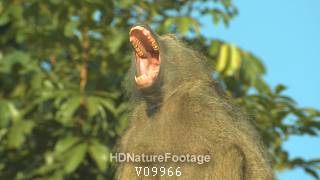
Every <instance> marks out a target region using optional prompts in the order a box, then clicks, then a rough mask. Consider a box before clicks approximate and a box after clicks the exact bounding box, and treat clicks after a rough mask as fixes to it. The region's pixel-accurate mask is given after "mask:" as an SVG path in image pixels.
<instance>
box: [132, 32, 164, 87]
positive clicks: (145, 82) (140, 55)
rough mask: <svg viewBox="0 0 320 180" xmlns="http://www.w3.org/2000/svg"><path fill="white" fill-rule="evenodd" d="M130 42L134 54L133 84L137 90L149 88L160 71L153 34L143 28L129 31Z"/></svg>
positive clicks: (158, 52) (157, 47)
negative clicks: (134, 72) (134, 71)
mask: <svg viewBox="0 0 320 180" xmlns="http://www.w3.org/2000/svg"><path fill="white" fill-rule="evenodd" d="M129 35H130V42H131V44H132V46H133V48H134V52H135V64H136V70H137V73H136V76H135V82H136V84H137V86H138V87H139V88H143V87H149V86H151V85H152V84H153V83H154V82H155V81H156V79H157V77H158V74H159V71H160V50H159V44H158V43H157V39H156V37H155V36H153V33H152V32H151V31H150V30H148V29H147V28H145V27H143V26H134V27H132V28H131V30H130V33H129Z"/></svg>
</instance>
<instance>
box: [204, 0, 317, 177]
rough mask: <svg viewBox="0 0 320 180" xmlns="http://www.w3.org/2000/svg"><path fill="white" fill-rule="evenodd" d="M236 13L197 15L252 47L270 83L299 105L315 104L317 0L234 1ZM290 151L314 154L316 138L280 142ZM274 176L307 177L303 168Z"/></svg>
mask: <svg viewBox="0 0 320 180" xmlns="http://www.w3.org/2000/svg"><path fill="white" fill-rule="evenodd" d="M234 3H235V5H236V6H237V7H238V8H239V10H240V14H239V15H238V16H237V17H236V18H235V19H233V20H232V21H231V24H230V26H229V28H225V27H224V26H222V25H221V26H219V27H214V26H213V25H212V23H211V19H209V18H204V19H202V22H203V25H204V29H203V33H205V34H206V35H207V36H208V37H213V38H219V39H222V40H225V41H227V42H231V43H235V44H237V45H239V46H240V47H241V48H243V49H245V50H249V51H252V52H254V53H255V54H256V55H257V56H258V57H260V58H261V59H262V60H263V63H264V64H265V66H266V67H267V75H266V76H265V79H266V80H267V82H268V83H269V84H271V85H272V86H273V87H274V86H275V85H276V84H279V83H281V84H284V85H286V86H287V87H288V90H287V91H285V94H286V95H289V96H291V97H293V98H294V99H295V100H296V101H297V103H298V105H299V106H300V107H306V106H309V107H310V106H311V107H315V108H317V109H320V95H319V93H320V55H318V53H320V9H319V7H320V1H319V0H304V1H289V0H281V1H276V0H268V1H245V0H243V1H234ZM284 147H285V148H286V149H287V150H288V151H289V153H290V157H297V156H301V157H304V158H316V157H318V158H320V138H310V137H292V138H290V139H289V141H288V142H286V143H285V146H284ZM278 178H279V179H280V180H291V179H299V180H309V179H310V180H311V179H314V178H312V177H310V176H309V175H306V174H305V173H304V172H303V170H301V169H295V170H293V171H285V172H281V173H279V174H278Z"/></svg>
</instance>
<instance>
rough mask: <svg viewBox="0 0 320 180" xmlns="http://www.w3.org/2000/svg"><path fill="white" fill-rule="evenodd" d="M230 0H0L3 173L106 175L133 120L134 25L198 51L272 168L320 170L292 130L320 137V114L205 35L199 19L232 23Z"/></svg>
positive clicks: (240, 53) (256, 63)
mask: <svg viewBox="0 0 320 180" xmlns="http://www.w3.org/2000/svg"><path fill="white" fill-rule="evenodd" d="M237 13H238V10H237V8H236V7H235V6H234V5H233V4H232V2H231V0H215V1H207V0H198V1H186V0H178V1H154V0H150V1H138V0H126V1H124V0H120V1H112V0H107V1H103V0H82V1H63V0H48V1H38V0H29V1H23V0H2V1H0V157H1V161H0V179H63V178H66V177H67V178H70V179H80V178H81V179H92V178H94V179H105V178H111V177H112V175H113V172H114V166H113V163H112V162H110V159H109V153H110V152H111V151H112V149H113V147H114V145H115V142H116V139H117V138H118V137H119V134H121V132H123V130H124V129H125V128H126V125H127V111H126V109H127V103H126V97H125V95H124V93H123V90H122V88H121V82H122V80H123V78H124V74H125V73H126V71H127V70H128V67H129V64H130V59H131V49H130V44H129V43H128V29H129V28H130V27H131V26H132V25H133V24H135V23H137V22H144V23H146V24H149V25H151V26H152V27H153V28H154V29H156V31H157V32H158V33H159V34H162V33H168V32H170V33H174V34H177V35H178V36H180V37H181V38H184V40H185V41H186V42H187V43H188V44H190V45H191V46H193V47H195V48H196V49H198V50H200V51H202V52H203V53H204V54H205V55H207V57H209V60H210V62H211V63H212V64H211V66H212V69H213V70H215V71H214V75H215V76H216V77H218V78H219V79H220V80H221V82H222V85H223V87H224V88H225V89H226V91H227V92H228V93H229V94H230V95H231V96H234V97H235V98H236V100H237V102H238V103H239V104H241V105H242V106H243V107H245V108H246V109H247V110H248V111H249V112H250V114H252V117H253V121H254V122H255V124H256V126H257V128H258V129H259V130H260V132H261V133H262V135H263V138H264V142H265V143H266V145H267V146H268V147H269V150H270V152H271V154H272V160H273V162H274V169H276V170H282V169H285V168H294V167H302V168H304V169H305V171H306V172H307V173H309V174H311V175H313V176H314V177H318V175H317V173H316V170H317V168H318V169H319V161H320V160H319V159H318V160H317V159H313V160H305V159H302V158H294V159H292V158H289V156H288V152H287V151H286V150H284V149H283V146H282V145H283V142H284V141H285V140H287V139H288V137H289V136H291V135H310V136H317V135H318V133H319V129H320V122H319V117H320V113H319V111H317V110H316V109H313V108H300V107H298V106H297V105H296V103H295V102H294V100H293V99H292V98H290V97H288V96H285V95H284V94H283V91H284V90H285V89H286V88H285V86H283V85H278V86H277V87H275V88H270V87H269V86H268V84H266V82H265V81H264V80H263V75H264V73H265V71H266V70H265V67H264V65H263V64H262V63H261V60H260V59H259V58H258V57H256V56H255V55H254V54H252V53H250V52H248V51H245V50H243V49H241V48H239V47H238V46H236V45H233V44H229V43H227V42H223V41H222V40H218V39H209V38H207V37H206V35H205V34H202V33H201V31H200V30H201V28H202V24H201V23H200V19H201V18H202V17H204V16H210V17H212V23H214V24H219V23H221V22H222V23H224V24H225V25H226V26H227V25H228V24H229V22H230V20H231V19H232V18H233V17H234V16H236V15H237Z"/></svg>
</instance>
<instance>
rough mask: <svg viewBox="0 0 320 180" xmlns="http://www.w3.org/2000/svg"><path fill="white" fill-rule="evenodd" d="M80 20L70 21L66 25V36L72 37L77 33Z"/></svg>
mask: <svg viewBox="0 0 320 180" xmlns="http://www.w3.org/2000/svg"><path fill="white" fill-rule="evenodd" d="M78 24H79V23H78V21H72V20H71V21H69V22H68V23H67V24H66V26H65V27H64V35H65V36H66V37H72V36H74V35H75V31H76V29H77V27H78Z"/></svg>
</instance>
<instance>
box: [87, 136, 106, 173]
mask: <svg viewBox="0 0 320 180" xmlns="http://www.w3.org/2000/svg"><path fill="white" fill-rule="evenodd" d="M89 154H90V156H91V157H92V159H94V161H95V162H96V164H97V166H98V167H99V169H100V171H105V170H106V169H107V162H108V160H109V149H108V148H107V147H106V146H105V145H103V144H101V143H99V141H97V140H93V141H92V143H91V144H90V146H89Z"/></svg>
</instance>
